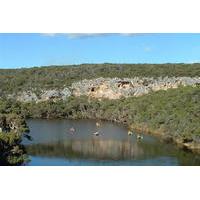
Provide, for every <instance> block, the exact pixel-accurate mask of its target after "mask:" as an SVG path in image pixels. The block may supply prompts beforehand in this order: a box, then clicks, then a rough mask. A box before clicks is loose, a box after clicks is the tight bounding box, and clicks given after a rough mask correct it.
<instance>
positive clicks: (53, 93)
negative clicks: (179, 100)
mask: <svg viewBox="0 0 200 200" xmlns="http://www.w3.org/2000/svg"><path fill="white" fill-rule="evenodd" d="M196 85H200V77H195V78H191V77H171V78H168V77H164V78H161V77H160V78H149V77H143V78H139V77H134V78H124V79H120V78H102V77H100V78H97V79H92V80H82V81H79V82H74V83H72V85H71V86H70V87H64V89H51V90H42V91H41V92H40V94H39V95H36V94H35V93H34V92H33V91H31V90H30V91H23V92H20V93H17V94H16V95H14V94H11V95H9V97H8V98H16V99H17V100H18V101H21V102H31V101H36V102H40V101H47V100H53V101H57V100H67V98H68V97H70V96H76V97H79V96H82V95H86V96H89V97H92V98H98V99H102V98H108V99H119V98H122V97H125V98H127V97H130V96H135V97H138V96H142V95H145V94H148V93H149V92H154V91H158V90H167V89H169V88H177V87H179V86H193V87H195V86H196Z"/></svg>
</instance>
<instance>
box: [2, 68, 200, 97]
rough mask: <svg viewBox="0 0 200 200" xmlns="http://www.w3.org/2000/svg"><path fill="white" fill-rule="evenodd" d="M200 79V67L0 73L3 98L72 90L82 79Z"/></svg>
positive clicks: (10, 70) (47, 69) (45, 69)
mask: <svg viewBox="0 0 200 200" xmlns="http://www.w3.org/2000/svg"><path fill="white" fill-rule="evenodd" d="M185 76H186V77H196V76H197V77H200V64H83V65H77V66H75V65H74V66H50V67H34V68H24V69H0V95H1V96H2V95H4V94H11V93H15V92H18V91H24V90H30V89H32V88H34V89H36V90H37V89H38V90H41V89H52V88H63V87H64V86H70V85H71V84H72V83H74V82H77V81H80V80H83V79H95V78H99V77H103V78H114V77H118V78H133V77H154V78H155V77H185Z"/></svg>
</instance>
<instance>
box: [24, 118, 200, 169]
mask: <svg viewBox="0 0 200 200" xmlns="http://www.w3.org/2000/svg"><path fill="white" fill-rule="evenodd" d="M28 124H29V127H30V130H31V132H30V133H31V136H32V137H33V139H34V140H33V141H24V144H25V145H26V148H27V152H28V153H29V155H31V156H34V157H33V160H32V161H31V163H30V165H34V164H35V163H34V162H36V160H37V158H38V159H39V160H40V164H38V165H45V164H44V162H42V159H41V158H44V159H48V163H49V165H51V164H52V165H55V163H60V165H62V164H63V165H73V164H74V165H96V164H102V165H200V158H199V156H197V155H194V154H192V153H189V152H185V151H183V150H180V149H178V148H177V147H176V146H174V145H172V144H164V143H162V142H160V141H159V140H158V139H157V138H154V137H151V136H148V135H144V139H143V140H141V141H138V140H137V137H136V134H135V133H134V135H133V136H128V135H127V129H126V128H125V127H123V126H118V125H116V124H112V123H108V122H103V123H102V125H101V127H96V125H95V121H91V120H79V121H78V120H74V121H70V120H30V121H28ZM70 127H75V130H76V133H75V134H70V133H69V132H68V130H69V129H70ZM97 129H98V131H99V132H100V133H101V134H100V136H94V135H92V133H93V132H94V131H97ZM58 159H61V160H62V162H61V160H58ZM69 159H76V162H72V163H69V162H68V163H66V162H64V161H67V160H68V161H69ZM91 160H92V162H91ZM36 163H37V162H36ZM53 163H54V164H53Z"/></svg>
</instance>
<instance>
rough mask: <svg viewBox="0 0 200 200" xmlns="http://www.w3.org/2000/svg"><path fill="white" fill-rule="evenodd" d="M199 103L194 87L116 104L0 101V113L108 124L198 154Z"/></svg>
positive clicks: (92, 100) (85, 100)
mask: <svg viewBox="0 0 200 200" xmlns="http://www.w3.org/2000/svg"><path fill="white" fill-rule="evenodd" d="M199 102H200V88H199V86H197V87H179V88H176V89H168V90H167V91H157V92H152V93H149V94H147V95H144V96H140V97H129V98H121V99H115V100H113V99H112V100H109V99H104V100H98V99H95V98H88V97H87V96H80V97H69V98H68V99H67V100H66V101H63V100H62V101H56V102H54V101H52V100H49V101H45V102H39V103H35V102H31V103H22V102H16V101H11V100H6V101H0V109H1V110H0V111H1V112H13V113H16V114H19V115H21V116H23V117H24V118H38V119H41V118H43V119H57V118H60V119H99V120H109V121H113V122H117V123H120V124H124V125H126V126H127V127H131V128H133V129H135V130H138V131H142V132H146V133H151V134H155V135H159V137H162V138H164V140H166V141H171V142H175V143H176V144H178V145H179V146H182V147H183V148H187V149H190V150H192V151H194V152H199V147H200V123H199V119H200V104H199Z"/></svg>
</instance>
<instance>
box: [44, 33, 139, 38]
mask: <svg viewBox="0 0 200 200" xmlns="http://www.w3.org/2000/svg"><path fill="white" fill-rule="evenodd" d="M61 34H62V35H66V36H67V37H68V38H70V39H75V38H88V37H99V36H111V35H122V36H127V37H130V36H136V35H141V34H140V33H42V35H43V36H48V37H54V36H56V35H61Z"/></svg>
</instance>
